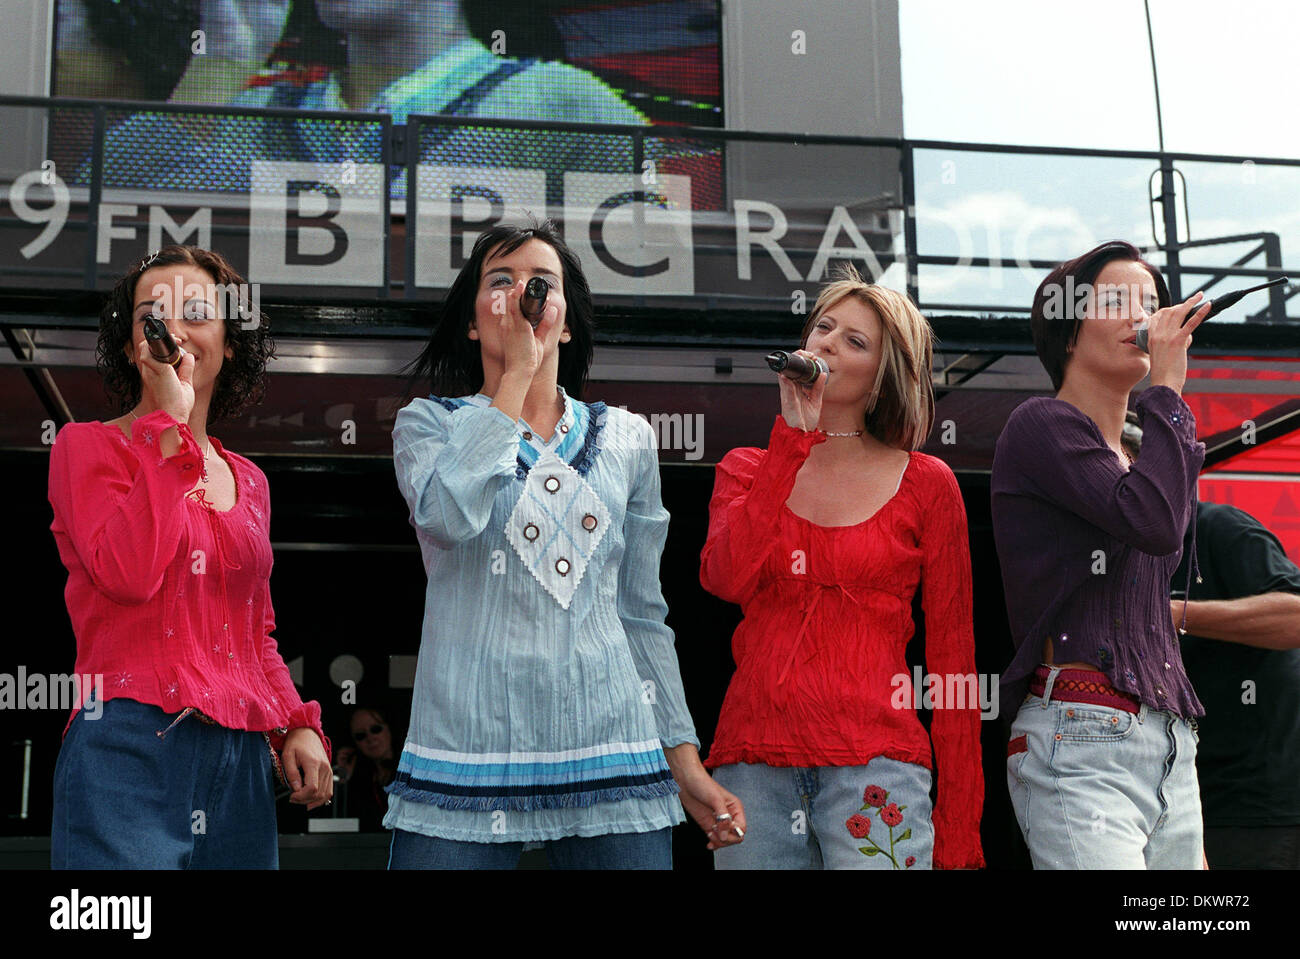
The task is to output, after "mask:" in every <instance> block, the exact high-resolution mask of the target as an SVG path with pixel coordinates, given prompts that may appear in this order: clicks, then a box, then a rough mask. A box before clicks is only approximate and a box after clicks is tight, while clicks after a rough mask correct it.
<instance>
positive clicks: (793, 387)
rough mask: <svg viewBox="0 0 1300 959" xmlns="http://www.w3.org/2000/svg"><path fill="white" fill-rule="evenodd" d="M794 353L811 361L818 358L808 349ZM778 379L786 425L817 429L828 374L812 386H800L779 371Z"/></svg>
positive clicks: (811, 429)
mask: <svg viewBox="0 0 1300 959" xmlns="http://www.w3.org/2000/svg"><path fill="white" fill-rule="evenodd" d="M794 355H795V356H802V357H803V358H804V359H806V360H810V361H811V360H815V359H816V357H815V356H814V355H813V354H812V353H809V352H808V351H807V350H795V351H794ZM776 380H777V383H779V384H780V386H781V415H782V416H784V417H785V422H786V425H787V426H789V427H791V428H792V429H796V430H804V431H805V432H812V431H813V430H815V429H817V424H818V422H820V420H821V415H822V394H823V393H825V392H826V380H827V375H826V374H823V375H821V376H819V377H817V381H816V382H815V383H813V385H812V386H800V385H798V384H797V383H795V381H794V380H792V379H789V378H788V377H785V376H782V375H781V374H779V373H778V374H777V377H776Z"/></svg>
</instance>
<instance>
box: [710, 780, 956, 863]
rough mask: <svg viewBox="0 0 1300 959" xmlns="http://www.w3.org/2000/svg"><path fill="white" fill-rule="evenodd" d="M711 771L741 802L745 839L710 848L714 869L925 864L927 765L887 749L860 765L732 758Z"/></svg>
mask: <svg viewBox="0 0 1300 959" xmlns="http://www.w3.org/2000/svg"><path fill="white" fill-rule="evenodd" d="M713 778H714V779H716V780H717V781H718V783H719V784H720V785H721V786H723V787H724V788H726V789H728V790H730V791H731V792H733V793H735V794H736V796H737V797H738V798H739V799H740V801H741V802H742V803H743V804H744V806H745V821H746V824H747V828H746V832H745V840H744V842H740V843H737V844H736V845H734V846H727V847H725V848H723V849H718V850H715V851H714V853H713V866H714V868H715V869H903V870H906V869H929V868H930V863H931V856H932V855H933V852H934V827H933V826H932V825H931V822H930V813H931V807H930V770H928V769H926V768H925V767H924V766H917V765H915V764H913V763H904V762H899V761H898V760H896V759H887V758H886V757H884V756H877V757H876V758H875V759H873V760H871V762H869V763H868V764H867V765H865V766H817V767H813V768H800V767H791V766H766V765H762V764H756V763H733V764H731V765H727V766H719V767H718V768H717V769H715V770H714V771H713ZM864 805H865V806H867V808H866V809H863V808H862V807H863V806H864Z"/></svg>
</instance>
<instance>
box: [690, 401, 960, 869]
mask: <svg viewBox="0 0 1300 959" xmlns="http://www.w3.org/2000/svg"><path fill="white" fill-rule="evenodd" d="M825 440H826V434H825V433H823V432H822V431H821V430H817V431H815V432H804V431H803V430H796V429H793V428H791V427H790V426H788V425H786V422H785V420H784V419H783V418H782V417H780V416H778V417H777V418H776V423H775V425H774V426H773V427H772V436H771V439H770V440H769V442H768V449H767V450H766V451H764V450H760V449H754V448H752V447H751V448H746V449H735V450H732V451H731V452H730V453H728V454H727V455H726V456H725V457H724V458H723V460H722V462H721V463H719V464H718V472H717V481H716V484H715V486H714V490H713V499H712V500H711V501H710V503H709V536H708V541H707V542H706V543H705V545H704V552H703V554H702V556H701V564H700V581H701V583H703V585H704V588H705V589H707V590H708V591H709V592H711V593H713V594H714V595H716V596H719V597H721V598H722V599H725V600H728V601H729V602H733V603H738V604H740V607H741V609H742V611H743V612H744V615H745V618H744V620H743V621H742V622H741V624H740V626H738V627H737V628H736V634H735V636H734V637H733V638H732V655H733V656H734V657H735V660H736V672H735V675H734V676H733V677H732V679H731V685H730V686H729V687H728V689H727V696H726V699H725V700H724V701H723V704H722V712H721V715H720V716H719V718H718V728H717V733H716V734H715V736H714V740H713V745H712V747H711V748H710V750H709V758H708V760H707V761H706V763H705V765H706V766H708V767H709V768H715V767H717V766H722V765H726V764H728V763H738V762H744V763H765V764H767V765H769V766H859V765H865V764H867V763H868V762H870V761H871V760H872V759H874V758H876V757H877V756H887V757H889V758H891V759H896V760H899V761H902V762H908V763H916V764H918V765H921V766H925V767H926V768H927V769H930V768H933V767H932V765H931V759H930V739H929V738H928V737H927V736H926V733H925V728H924V727H923V726H922V725H921V722H920V720H919V719H918V718H917V716H916V711H915V708H914V702H915V700H914V698H913V696H914V694H913V688H912V685H913V684H912V676H911V675H910V674H909V671H908V668H907V665H906V662H905V659H904V651H905V650H906V648H907V643H908V640H909V639H910V638H911V636H912V633H913V623H912V598H913V596H914V595H915V593H916V589H917V584H918V582H923V592H922V603H923V608H924V611H925V623H926V641H925V647H926V649H925V652H926V669H927V672H928V673H930V674H932V675H934V676H938V677H944V679H945V681H944V685H943V687H942V688H944V689H949V688H955V686H954V685H950V681H948V680H947V677H949V676H952V677H957V676H963V677H964V676H970V677H971V678H972V679H974V678H975V641H974V635H973V631H972V618H971V568H970V550H969V546H968V543H967V534H966V510H965V507H964V506H963V504H962V499H961V494H960V492H959V491H958V489H957V480H956V479H955V478H954V476H953V475H952V471H951V470H950V469H949V468H948V466H947V465H946V464H945V463H944V462H943V461H942V460H939V459H936V458H935V457H933V456H927V455H925V454H924V453H915V452H914V453H911V454H910V456H911V458H910V459H909V461H908V464H907V467H906V468H905V470H904V473H903V477H902V480H901V482H900V484H899V487H898V490H897V492H896V493H895V494H894V496H893V498H892V499H890V500H889V501H888V502H887V503H885V505H884V506H882V507H881V508H880V509H879V510H878V511H877V512H876V513H875V515H873V516H872V517H871V518H870V519H867V520H866V521H864V522H862V523H859V524H857V525H856V526H831V527H828V526H817V525H815V524H813V523H811V522H809V521H808V520H806V519H803V518H802V517H800V516H797V515H796V514H795V513H793V512H792V511H791V510H790V508H789V507H788V506H786V500H787V499H789V497H790V493H791V491H792V490H793V489H794V483H795V477H796V476H797V474H798V472H799V469H800V467H801V466H803V464H804V461H805V460H806V459H807V458H808V454H809V451H811V449H812V447H813V446H814V445H816V444H817V443H822V442H825ZM971 685H973V684H968V685H967V687H966V688H970V686H971ZM929 688H930V687H929V684H928V681H927V684H926V686H925V687H924V688H923V689H922V690H918V691H917V692H916V696H918V697H920V696H922V694H923V692H925V691H926V690H928V689H929ZM978 699H979V697H978V695H975V696H971V697H969V698H968V697H966V696H965V694H964V692H963V694H962V695H961V696H960V697H957V696H954V697H953V702H944V701H943V698H942V695H941V694H940V698H939V702H938V705H939V706H940V707H947V708H936V709H935V710H934V712H933V720H932V722H931V726H930V729H931V734H932V735H933V737H934V751H935V754H936V756H937V758H938V763H939V773H938V782H939V795H938V801H937V803H936V804H935V809H934V816H933V822H934V832H935V843H934V864H935V866H936V867H937V868H940V869H953V868H977V867H980V866H983V865H984V857H983V854H982V853H981V851H980V837H979V820H980V808H981V806H982V804H983V800H984V777H983V774H982V772H981V766H980V762H981V756H980V712H979V702H978ZM962 701H964V702H965V706H964V708H953V707H954V706H955V705H960V704H961V703H962Z"/></svg>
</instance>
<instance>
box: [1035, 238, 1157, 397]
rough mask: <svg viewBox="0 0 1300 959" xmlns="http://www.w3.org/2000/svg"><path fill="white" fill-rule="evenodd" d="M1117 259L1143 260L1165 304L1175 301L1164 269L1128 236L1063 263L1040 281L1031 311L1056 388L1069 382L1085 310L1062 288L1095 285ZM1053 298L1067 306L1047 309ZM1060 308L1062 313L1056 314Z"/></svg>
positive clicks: (1038, 346)
mask: <svg viewBox="0 0 1300 959" xmlns="http://www.w3.org/2000/svg"><path fill="white" fill-rule="evenodd" d="M1113 260H1130V261H1132V262H1134V263H1139V264H1141V265H1142V266H1143V267H1145V268H1146V270H1147V272H1148V273H1150V274H1151V277H1152V279H1154V280H1155V281H1156V294H1157V296H1158V297H1159V300H1160V306H1161V308H1162V309H1163V308H1164V307H1166V306H1169V305H1170V303H1172V302H1173V301H1172V299H1171V298H1170V296H1169V287H1168V286H1166V285H1165V278H1164V277H1163V276H1161V275H1160V271H1159V270H1157V269H1156V268H1155V267H1154V266H1152V265H1151V264H1150V263H1148V262H1147V261H1146V260H1144V259H1143V258H1142V252H1141V251H1140V250H1139V249H1138V248H1137V247H1135V246H1134V245H1133V244H1132V243H1127V242H1125V241H1124V240H1108V241H1107V242H1105V243H1103V244H1101V245H1100V246H1097V247H1093V248H1092V249H1091V250H1089V251H1088V252H1087V253H1085V254H1083V255H1082V256H1077V257H1075V258H1074V259H1073V260H1067V261H1066V262H1065V263H1062V264H1061V265H1060V266H1058V267H1057V268H1056V269H1054V270H1053V271H1052V272H1051V273H1049V274H1047V276H1046V278H1044V280H1043V282H1042V283H1040V284H1038V289H1037V291H1035V293H1034V306H1033V309H1032V310H1031V312H1030V314H1029V329H1030V331H1031V332H1032V333H1033V335H1034V349H1035V350H1037V351H1038V358H1039V359H1040V360H1042V363H1043V367H1044V368H1045V369H1046V370H1047V375H1048V376H1050V377H1051V378H1052V387H1053V389H1057V390H1059V389H1060V388H1061V384H1062V383H1064V382H1065V366H1066V363H1067V361H1068V359H1069V347H1071V346H1074V344H1075V343H1076V342H1077V341H1078V339H1079V324H1081V323H1082V322H1083V316H1082V314H1080V313H1079V312H1078V311H1077V310H1075V297H1073V296H1070V295H1062V291H1068V290H1071V289H1074V290H1078V289H1083V288H1090V287H1092V286H1093V285H1094V284H1096V282H1097V277H1098V276H1099V275H1100V274H1101V271H1102V270H1103V269H1105V267H1106V264H1107V263H1110V262H1112V261H1113ZM1053 301H1055V302H1056V303H1057V304H1059V305H1060V306H1062V307H1063V309H1061V310H1059V311H1057V310H1052V311H1049V310H1047V305H1048V303H1049V302H1053ZM1049 312H1050V313H1051V314H1052V315H1049ZM1058 312H1059V315H1056V314H1057V313H1058Z"/></svg>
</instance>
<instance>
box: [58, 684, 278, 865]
mask: <svg viewBox="0 0 1300 959" xmlns="http://www.w3.org/2000/svg"><path fill="white" fill-rule="evenodd" d="M88 712H92V711H88V710H86V709H83V710H81V712H79V713H77V715H76V717H75V718H74V719H73V720H72V725H71V726H70V727H69V728H68V734H67V736H66V737H65V738H64V740H63V746H62V748H61V749H60V750H59V758H58V761H57V763H56V764H55V768H54V810H53V823H52V825H51V828H50V865H51V867H52V868H54V869H275V868H277V865H278V861H279V852H278V845H277V838H278V837H277V831H276V819H275V773H274V771H273V769H272V764H271V755H270V751H269V750H268V748H267V744H266V740H265V739H264V738H263V737H262V734H261V733H257V732H248V731H245V730H241V729H227V728H225V727H224V726H218V725H215V724H210V723H205V722H201V721H200V720H199V718H198V716H197V715H196V714H190V715H188V716H185V717H184V718H183V719H180V721H179V722H176V720H177V719H178V718H179V717H180V714H177V713H165V712H163V710H162V709H160V708H159V707H157V706H150V705H147V704H145V703H139V702H136V701H135V700H133V699H110V700H108V702H106V703H104V704H103V708H102V711H101V712H100V713H99V715H98V717H97V718H93V719H92V718H88ZM173 723H174V725H173ZM169 726H170V727H171V728H170V729H169V728H168V727H169ZM159 732H165V733H166V735H165V736H159V735H158V733H159Z"/></svg>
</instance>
